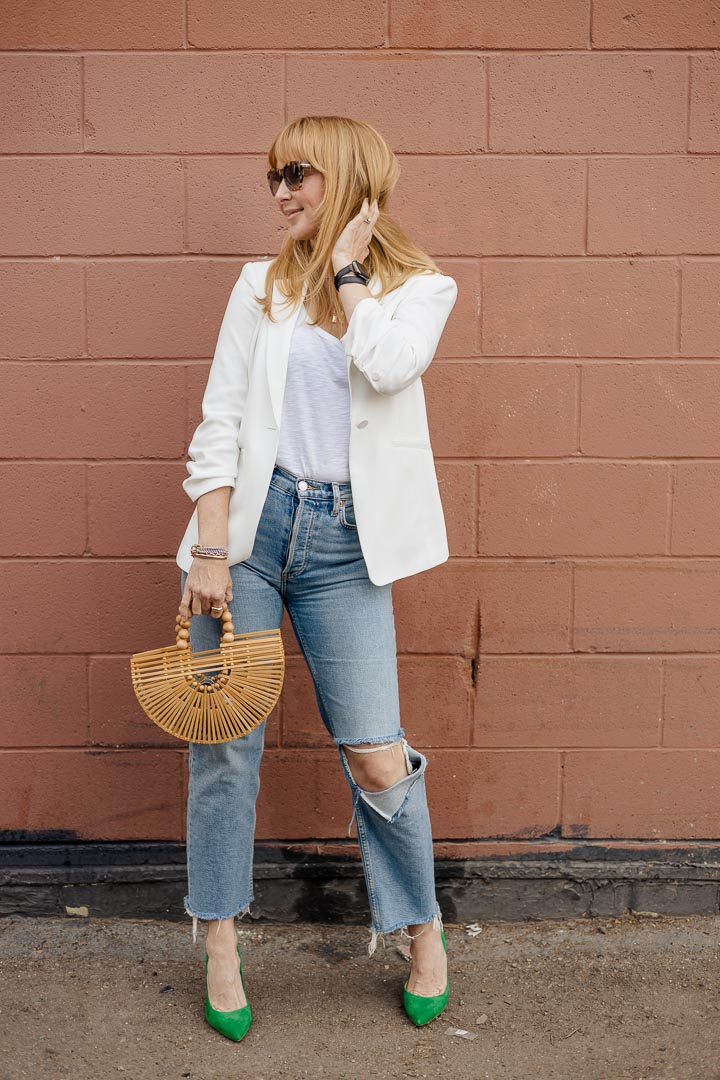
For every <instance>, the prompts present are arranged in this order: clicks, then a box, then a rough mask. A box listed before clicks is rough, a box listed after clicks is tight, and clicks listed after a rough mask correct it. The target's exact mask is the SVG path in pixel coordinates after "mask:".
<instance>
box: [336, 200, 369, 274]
mask: <svg viewBox="0 0 720 1080" xmlns="http://www.w3.org/2000/svg"><path fill="white" fill-rule="evenodd" d="M379 217H380V208H379V207H378V201H377V199H375V200H374V202H373V203H372V205H368V200H367V196H366V197H365V198H364V199H363V204H362V206H361V207H360V212H359V213H358V214H356V215H355V217H354V218H350V221H348V223H347V225H346V226H345V228H344V229H343V231H342V232H341V233H340V236H339V237H338V239H337V243H336V244H335V247H334V248H333V253H332V263H333V270H334V271H335V273H337V272H338V270H341V269H342V268H343V266H347V265H348V263H350V262H352V260H353V259H357V261H358V262H363V260H364V259H367V257H368V255H369V253H370V239H371V237H372V231H373V226H374V224H375V222H376V221H377V219H378V218H379ZM365 218H370V221H366V220H365Z"/></svg>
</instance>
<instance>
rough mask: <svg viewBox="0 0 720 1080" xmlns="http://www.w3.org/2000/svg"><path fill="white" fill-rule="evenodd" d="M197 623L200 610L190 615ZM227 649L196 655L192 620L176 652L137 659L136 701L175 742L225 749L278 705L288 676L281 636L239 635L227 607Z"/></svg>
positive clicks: (172, 648) (179, 634) (183, 624)
mask: <svg viewBox="0 0 720 1080" xmlns="http://www.w3.org/2000/svg"><path fill="white" fill-rule="evenodd" d="M190 618H192V611H191V612H190ZM220 618H221V619H222V635H221V639H220V648H219V649H204V650H202V651H201V652H193V650H192V647H191V645H190V633H189V629H190V619H187V620H186V621H183V619H182V616H181V615H180V613H179V612H178V614H177V616H176V618H175V637H176V641H175V644H174V645H168V646H167V647H166V648H162V649H151V650H150V651H148V652H140V653H134V654H133V655H132V656H131V657H130V674H131V678H132V684H133V688H134V690H135V695H136V697H137V699H138V701H139V702H140V705H141V707H142V709H143V710H144V712H145V713H146V714H147V715H148V716H149V717H150V719H151V720H152V721H153V723H155V724H157V725H158V727H161V728H162V729H163V731H166V732H168V734H169V735H175V736H176V737H177V738H178V739H185V740H187V741H189V742H197V743H222V742H229V741H230V739H238V738H241V737H242V736H243V735H247V734H249V732H251V731H253V729H254V728H256V727H258V726H259V725H260V724H261V723H262V722H263V720H265V719H266V718H267V717H268V715H269V714H270V712H272V709H273V708H274V706H275V703H276V702H277V699H278V697H279V696H280V691H281V689H282V684H283V677H284V675H285V652H284V650H283V644H282V638H281V636H280V630H279V629H277V630H254V631H251V632H250V633H246V634H236V633H235V627H234V625H233V621H232V616H231V614H230V609H229V608H228V605H227V603H225V604H224V605H223V610H222V615H221V616H220Z"/></svg>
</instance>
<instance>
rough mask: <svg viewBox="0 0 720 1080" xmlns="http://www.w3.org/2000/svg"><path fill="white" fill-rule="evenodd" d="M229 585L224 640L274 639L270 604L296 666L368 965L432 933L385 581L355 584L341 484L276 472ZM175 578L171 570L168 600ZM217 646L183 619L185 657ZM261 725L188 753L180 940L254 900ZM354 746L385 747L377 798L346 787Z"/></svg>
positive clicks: (359, 566)
mask: <svg viewBox="0 0 720 1080" xmlns="http://www.w3.org/2000/svg"><path fill="white" fill-rule="evenodd" d="M230 575H231V578H232V584H233V599H232V601H231V602H230V604H229V607H230V612H231V614H232V618H233V623H234V626H235V633H236V634H241V633H248V632H250V631H253V630H267V629H276V628H278V627H279V626H280V623H281V621H282V617H283V605H284V606H285V607H286V608H287V610H288V614H289V616H290V619H291V621H292V625H293V628H294V631H295V634H296V636H297V639H298V643H299V645H300V648H301V649H302V652H303V655H304V657H305V660H306V662H307V664H308V668H309V670H310V674H311V675H312V679H313V683H314V687H315V696H316V699H317V704H318V709H319V712H320V716H321V717H322V720H323V723H324V724H325V727H326V728H327V730H328V732H329V734H330V735H331V737H332V739H333V741H334V742H335V744H336V745H337V747H338V753H339V757H340V763H341V765H342V769H343V771H344V774H345V777H346V779H347V781H348V784H349V786H350V792H351V794H352V801H353V814H352V817H351V819H350V824H349V826H348V835H349V834H350V829H351V828H352V822H353V819H354V820H355V822H356V828H357V838H358V843H359V847H360V854H361V858H362V865H363V871H364V875H365V883H366V886H367V892H368V899H369V903H370V914H371V923H370V932H371V938H370V943H369V945H368V954H369V955H370V956H372V955H373V953H374V952H375V947H376V944H377V940H378V937H379V936H380V937H381V936H382V935H383V934H389V933H392V932H393V931H395V930H401V933H402V934H404V935H405V936H406V937H410V936H411V935H409V934H408V933H407V926H408V925H413V924H415V923H429V922H432V924H433V926H435V927H440V926H441V925H442V916H441V912H440V905H439V904H438V902H437V899H436V896H435V875H434V863H433V843H432V833H431V827H430V815H429V812H428V805H427V798H426V792H425V777H424V773H425V768H426V766H427V758H426V757H425V756H424V755H423V754H421V753H420V752H419V751H418V750H415V749H413V747H411V746H410V745H409V744H408V742H407V740H406V739H405V731H404V729H403V728H402V727H401V726H400V707H399V696H398V675H397V654H396V641H395V618H394V612H393V603H392V583H389V584H387V585H380V586H378V585H375V584H373V582H372V581H371V580H370V578H369V577H368V573H367V567H366V564H365V560H364V558H363V555H362V550H361V548H360V542H359V539H358V531H357V526H356V524H355V516H354V511H353V499H352V489H351V485H350V483H349V482H339V481H323V480H315V479H312V478H311V477H299V476H295V475H294V474H293V473H291V472H289V471H288V470H287V469H284V468H282V467H280V466H279V465H276V466H275V468H274V470H273V474H272V478H271V480H270V485H269V488H268V493H267V498H266V500H265V505H264V507H263V512H262V515H261V518H260V522H259V525H258V530H257V535H256V538H255V544H254V546H253V551H252V554H251V556H250V557H249V558H248V559H246V560H245V561H244V562H241V563H235V564H234V565H233V566H231V567H230ZM187 576H188V575H187V572H186V571H185V570H182V571H181V595H182V593H183V592H184V590H185V582H186V580H187ZM219 642H220V620H219V619H215V618H213V617H212V616H211V615H193V617H192V619H191V620H190V644H191V646H192V648H193V650H198V651H199V650H202V649H212V648H217V647H218V645H219ZM265 724H266V721H263V723H262V724H260V725H259V726H258V727H256V728H254V730H253V731H252V732H250V734H248V735H245V736H243V737H242V738H239V739H232V740H230V741H229V742H224V743H212V744H205V743H193V742H191V743H189V749H188V757H189V767H190V778H189V786H188V802H187V841H186V842H187V868H188V895H187V896H186V897H185V898H184V907H185V911H186V913H187V914H188V915H191V916H192V918H193V941H195V940H196V933H197V920H198V919H206V920H207V919H228V918H231V917H232V916H235V915H238V914H240V915H241V916H242V915H244V914H246V913H247V912H248V911H249V908H250V904H251V902H252V901H253V900H254V893H253V876H252V875H253V845H254V837H255V803H256V799H257V794H258V791H259V786H260V785H259V767H260V760H261V757H262V753H263V745H264V739H265ZM356 743H370V744H373V745H374V744H377V745H378V746H379V745H380V744H383V743H384V744H393V743H394V744H395V745H396V746H398V748H401V750H402V752H403V754H404V759H405V766H406V768H407V770H408V775H407V776H405V777H402V778H401V779H400V780H398V781H396V782H395V783H394V784H392V786H391V787H389V788H386V789H384V790H381V791H368V790H365V789H363V788H361V787H359V786H358V784H356V783H355V780H354V778H353V774H352V772H351V771H350V767H349V764H348V757H347V754H346V752H345V749H344V747H346V746H352V745H353V744H356ZM369 752H372V748H369ZM394 752H395V751H394ZM397 752H400V749H398V751H397ZM354 756H355V755H354V754H351V758H354ZM357 760H359V759H357ZM419 933H422V931H419ZM415 936H417V935H415Z"/></svg>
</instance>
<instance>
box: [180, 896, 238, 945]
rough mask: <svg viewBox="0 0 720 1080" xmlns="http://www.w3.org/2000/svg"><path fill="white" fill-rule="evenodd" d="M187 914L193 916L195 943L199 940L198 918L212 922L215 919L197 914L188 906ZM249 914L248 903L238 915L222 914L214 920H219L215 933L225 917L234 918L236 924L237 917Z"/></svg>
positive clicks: (193, 937)
mask: <svg viewBox="0 0 720 1080" xmlns="http://www.w3.org/2000/svg"><path fill="white" fill-rule="evenodd" d="M185 914H186V915H190V916H191V917H192V939H193V945H194V944H195V943H196V941H197V924H198V919H202V920H203V922H211V921H213V919H212V916H210V917H209V918H207V919H206V918H205V916H203V915H195V914H194V912H192V911H190V909H189V908H187V907H186V908H185ZM249 914H250V904H248V905H247V907H245V908H243V910H242V911H238V912H237V913H236V915H227V916H224V915H221V916H220V917H219V918H216V920H214V921H217V923H218V925H217V926H216V927H215V933H217V932H218V931H219V930H220V925H219V924H220V922H221V921H222V920H223V919H225V918H228V919H232V920H233V924H234V922H235V919H236V918H238V919H242V917H243V915H249Z"/></svg>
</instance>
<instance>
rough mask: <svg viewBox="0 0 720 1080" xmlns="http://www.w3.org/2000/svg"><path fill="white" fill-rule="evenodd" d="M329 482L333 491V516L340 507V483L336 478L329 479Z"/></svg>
mask: <svg viewBox="0 0 720 1080" xmlns="http://www.w3.org/2000/svg"><path fill="white" fill-rule="evenodd" d="M330 483H331V484H332V492H333V505H332V516H333V517H335V516H336V515H337V513H338V511H339V509H340V506H339V500H340V484H339V483H338V482H337V480H331V481H330Z"/></svg>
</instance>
